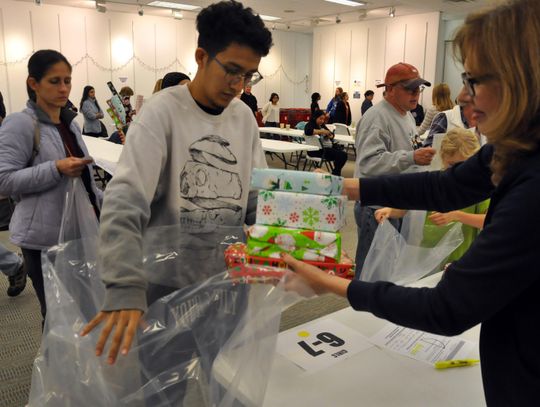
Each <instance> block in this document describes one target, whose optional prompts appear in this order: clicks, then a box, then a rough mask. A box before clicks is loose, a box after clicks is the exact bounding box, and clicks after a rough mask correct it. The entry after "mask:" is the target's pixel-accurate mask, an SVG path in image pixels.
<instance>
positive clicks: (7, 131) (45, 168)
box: [0, 50, 102, 321]
mask: <svg viewBox="0 0 540 407" xmlns="http://www.w3.org/2000/svg"><path fill="white" fill-rule="evenodd" d="M26 84H27V90H28V97H29V100H28V102H27V105H26V106H27V107H26V109H24V110H23V111H22V112H20V113H13V114H11V115H9V116H8V117H7V118H6V120H5V121H4V123H3V125H2V127H1V128H0V194H2V195H5V196H18V197H20V200H19V202H18V203H17V205H16V206H15V211H14V212H13V215H12V219H11V223H10V226H9V231H10V240H11V242H12V243H13V244H14V245H16V246H19V247H20V248H21V250H22V254H23V257H24V264H25V268H26V272H27V273H28V276H29V277H30V279H31V280H32V284H33V286H34V289H35V291H36V295H37V297H38V300H39V303H40V306H41V314H42V316H43V321H44V320H45V316H46V312H47V307H46V303H45V291H44V287H43V273H42V270H41V253H42V251H43V250H47V249H48V248H50V247H51V246H53V245H55V244H57V243H58V235H59V232H60V223H61V220H62V210H63V207H64V199H65V193H66V188H67V185H68V182H69V179H70V178H72V177H81V178H82V181H83V184H84V186H85V189H86V192H87V193H88V197H89V200H90V203H91V204H92V206H93V208H94V211H95V213H96V216H99V210H100V207H101V196H102V195H101V191H99V190H98V189H97V188H96V185H95V183H94V177H93V176H92V167H91V164H92V159H91V158H88V150H87V149H86V147H85V145H84V142H83V139H82V137H81V130H80V128H79V125H78V124H77V122H76V121H75V120H73V119H74V118H75V117H76V116H77V115H76V114H75V113H73V112H72V111H71V110H69V109H67V108H66V107H65V105H66V102H67V100H68V97H69V93H70V91H71V65H70V64H69V62H68V60H67V59H66V58H65V57H64V56H63V55H62V54H60V53H59V52H57V51H54V50H40V51H37V52H35V53H34V54H33V55H32V56H31V57H30V59H29V60H28V79H27V81H26ZM36 130H37V131H38V133H39V151H37V150H36V145H35V134H36Z"/></svg>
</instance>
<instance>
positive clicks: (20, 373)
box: [0, 156, 357, 407]
mask: <svg viewBox="0 0 540 407" xmlns="http://www.w3.org/2000/svg"><path fill="white" fill-rule="evenodd" d="M350 158H351V159H352V156H351V157H350ZM267 159H268V164H269V166H271V167H276V168H281V166H282V164H281V162H280V161H278V160H277V159H274V160H273V159H272V158H271V157H268V158H267ZM353 169H354V161H351V160H349V162H348V163H347V165H346V166H345V168H344V170H343V176H346V177H351V176H352V174H353ZM352 205H353V204H352V202H349V204H348V206H347V210H346V219H347V226H346V227H345V228H344V229H343V230H342V241H343V248H344V249H345V250H346V251H347V253H349V254H350V255H351V257H353V258H354V253H355V252H354V250H355V248H356V239H357V238H356V226H355V223H354V217H353V213H352ZM8 237H9V234H8V232H0V243H2V244H4V245H5V246H7V247H9V248H11V249H12V250H16V248H15V247H13V246H12V245H10V244H9V241H8ZM7 287H8V281H7V278H6V277H5V276H3V275H0V327H1V328H0V406H1V407H24V406H25V405H26V403H27V401H28V394H29V391H30V380H31V373H32V363H33V360H34V357H35V355H36V353H37V351H38V348H39V344H40V341H41V315H40V313H39V303H38V301H37V298H36V296H35V294H34V290H33V288H32V285H31V283H30V282H28V284H27V286H26V288H25V290H24V291H23V292H22V293H21V294H20V295H19V296H17V297H15V298H9V297H8V296H7V294H6V290H7ZM347 305H348V303H347V301H346V300H345V299H343V298H339V297H336V296H334V295H324V296H321V297H317V298H313V299H309V300H305V301H301V302H299V303H297V304H295V305H294V306H292V307H291V308H289V309H288V310H286V311H285V312H284V313H283V315H282V319H281V325H280V331H282V330H286V329H289V328H292V327H294V326H297V325H300V324H303V323H305V322H308V321H311V320H313V319H316V318H318V317H321V316H323V315H326V314H329V313H332V312H334V311H337V310H340V309H342V308H344V307H346V306H347Z"/></svg>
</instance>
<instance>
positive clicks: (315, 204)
mask: <svg viewBox="0 0 540 407" xmlns="http://www.w3.org/2000/svg"><path fill="white" fill-rule="evenodd" d="M346 202H347V197H345V196H322V195H309V194H297V193H293V192H281V191H259V196H258V200H257V223H258V224H259V225H272V226H284V227H288V228H295V229H314V230H320V231H323V232H337V231H339V230H340V229H341V228H342V227H343V226H344V225H345V205H346Z"/></svg>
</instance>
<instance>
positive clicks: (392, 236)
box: [360, 211, 463, 284]
mask: <svg viewBox="0 0 540 407" xmlns="http://www.w3.org/2000/svg"><path fill="white" fill-rule="evenodd" d="M425 218H426V212H425V211H408V212H407V215H405V217H404V218H403V225H402V233H401V234H400V233H399V232H398V231H397V230H396V228H395V227H394V226H393V225H392V224H391V223H390V222H382V223H381V224H380V225H379V227H378V228H377V231H376V232H375V236H374V238H373V241H372V243H371V247H370V248H369V252H368V254H367V256H366V260H365V262H364V267H363V269H362V273H361V274H360V280H362V281H390V282H393V283H396V284H407V283H411V282H413V281H416V280H418V279H420V278H422V277H424V276H426V275H428V274H430V273H432V272H434V271H438V268H439V266H440V265H441V263H442V262H443V261H444V259H446V258H447V257H448V256H449V255H450V254H451V253H452V252H453V251H454V250H455V249H456V248H457V247H458V246H459V245H460V244H461V243H463V232H462V230H461V223H456V224H455V225H453V226H452V227H451V228H450V229H449V230H448V232H446V233H445V234H444V235H443V236H442V238H441V239H440V240H438V241H437V242H435V243H433V242H431V243H430V244H426V243H425V241H424V235H423V234H424V230H425V229H424V222H425ZM432 227H436V226H432Z"/></svg>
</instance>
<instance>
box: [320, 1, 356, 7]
mask: <svg viewBox="0 0 540 407" xmlns="http://www.w3.org/2000/svg"><path fill="white" fill-rule="evenodd" d="M325 1H327V2H329V3H337V4H343V5H344V6H351V7H358V6H365V5H366V3H364V2H361V1H352V0H325Z"/></svg>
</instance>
